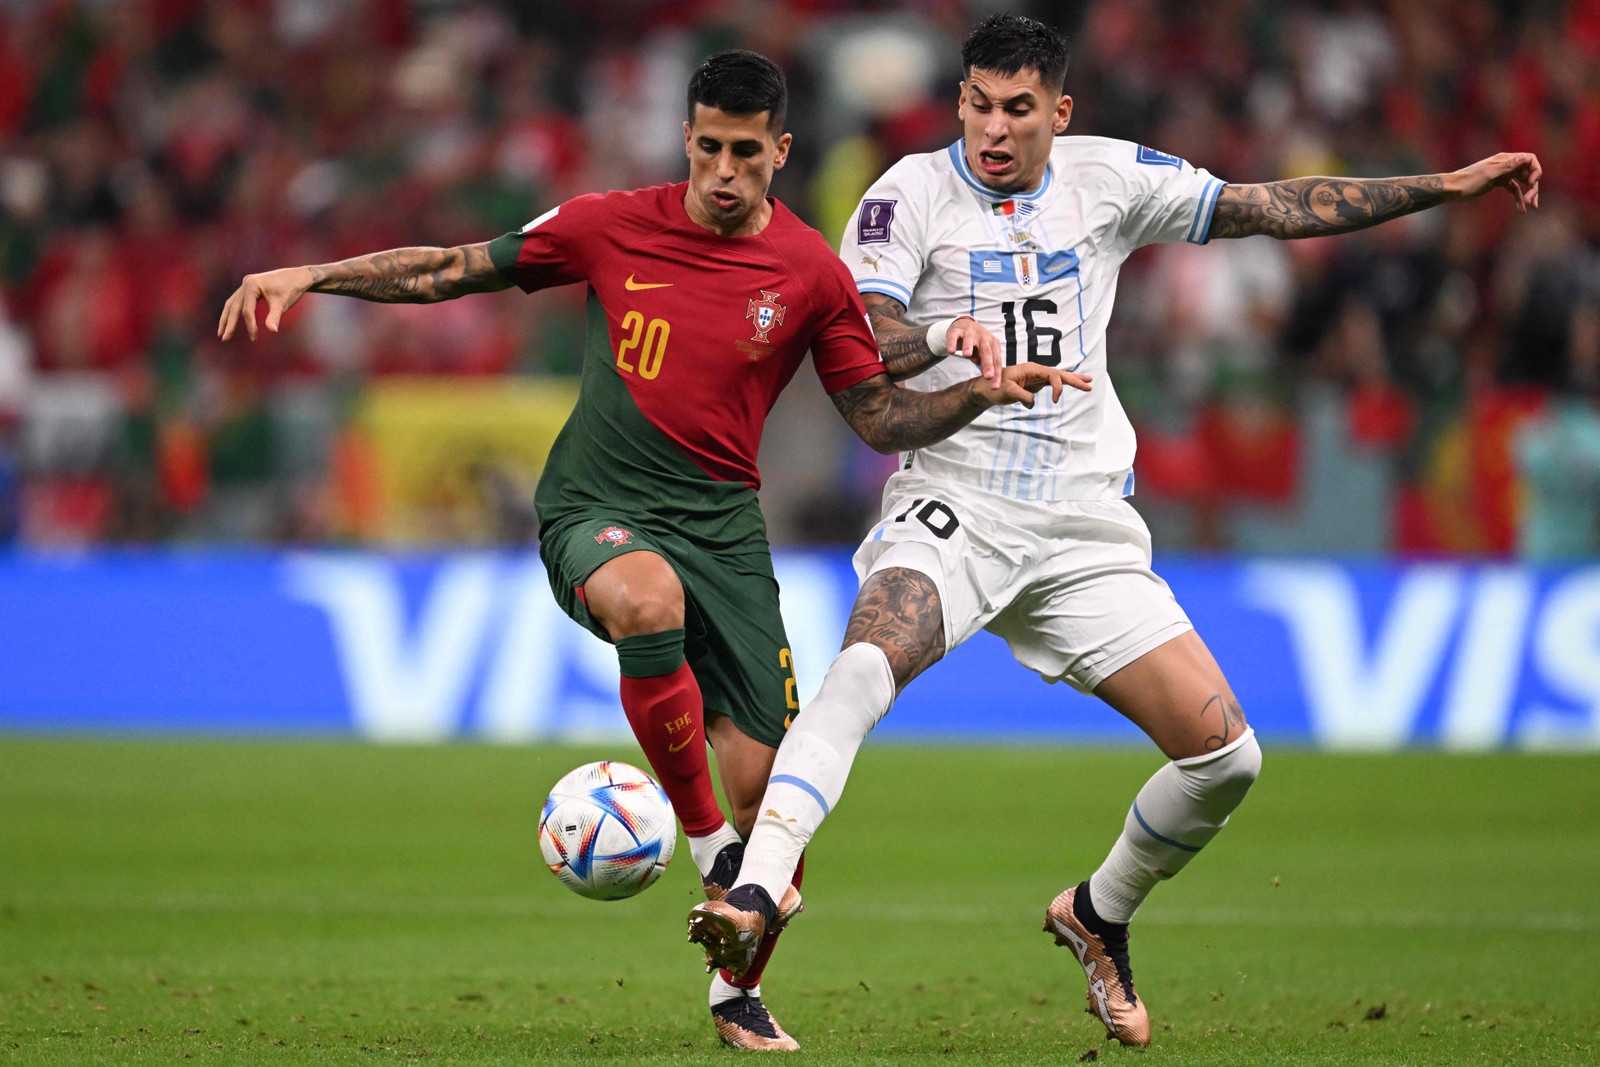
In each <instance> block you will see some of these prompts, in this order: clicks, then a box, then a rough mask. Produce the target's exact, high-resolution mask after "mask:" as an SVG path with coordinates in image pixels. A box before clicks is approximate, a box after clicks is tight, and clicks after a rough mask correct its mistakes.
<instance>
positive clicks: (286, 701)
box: [0, 552, 1600, 749]
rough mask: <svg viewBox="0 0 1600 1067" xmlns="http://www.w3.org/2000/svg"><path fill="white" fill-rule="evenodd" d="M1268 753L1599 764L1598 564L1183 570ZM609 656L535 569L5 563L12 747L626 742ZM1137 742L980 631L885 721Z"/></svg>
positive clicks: (919, 735) (845, 590) (506, 559)
mask: <svg viewBox="0 0 1600 1067" xmlns="http://www.w3.org/2000/svg"><path fill="white" fill-rule="evenodd" d="M1161 573H1162V574H1163V576H1164V577H1166V578H1167V580H1168V581H1169V582H1170V583H1171V585H1172V588H1173V590H1174V592H1175V593H1176V594H1177V597H1178V600H1179V602H1180V603H1182V604H1183V605H1184V607H1185V608H1186V609H1187V610H1188V612H1189V614H1190V617H1191V618H1192V619H1193V620H1194V622H1195V625H1196V627H1197V628H1198V629H1199V631H1200V633H1201V635H1202V636H1203V637H1204V638H1205V639H1206V642H1207V643H1208V644H1209V645H1210V647H1211V649H1212V651H1213V652H1214V653H1215V655H1216V657H1217V659H1218V661H1219V662H1220V663H1221V664H1222V666H1223V669H1224V670H1225V671H1226V672H1227V674H1228V677H1229V679H1230V681H1231V682H1232V684H1233V687H1234V689H1235V691H1236V692H1237V693H1238V694H1239V697H1240V700H1241V701H1242V703H1243V704H1244V707H1245V710H1246V712H1247V714H1248V715H1249V717H1250V720H1251V722H1252V723H1253V724H1254V725H1255V726H1256V728H1257V729H1258V730H1259V731H1260V732H1261V734H1262V735H1263V737H1264V738H1267V739H1270V740H1275V741H1279V742H1285V741H1287V742H1295V743H1310V744H1317V745H1321V746H1328V747H1337V748H1370V749H1385V748H1395V747H1399V746H1402V745H1414V744H1423V745H1433V746H1439V747H1444V748H1453V749H1484V748H1497V747H1527V748H1596V747H1600V566H1585V567H1569V568H1533V567H1522V566H1510V565H1482V564H1464V563H1426V564H1411V565H1403V564H1394V563H1383V562H1372V563H1348V562H1330V561H1312V560H1236V561H1223V560H1218V561H1199V560H1175V561H1165V562H1163V564H1162V566H1161ZM778 576H779V579H780V581H781V582H782V585H783V597H784V613H785V617H786V620H787V623H788V628H789V636H790V638H791V641H792V643H793V647H794V654H795V661H796V664H797V667H798V676H799V683H800V692H801V697H802V700H804V699H806V698H809V696H810V695H811V694H812V693H813V692H815V690H816V687H817V685H818V683H819V682H820V679H821V675H822V672H823V671H825V670H826V669H827V665H828V663H829V661H831V659H832V658H833V656H834V654H835V653H836V652H837V650H838V647H839V639H840V635H841V634H842V633H843V630H844V623H845V620H846V618H847V616H848V613H849V607H850V603H851V600H852V598H853V597H854V594H855V588H856V582H855V576H854V574H853V573H852V571H851V569H850V565H849V559H848V556H847V555H846V554H845V553H842V552H839V553H831V552H829V553H802V552H789V553H781V554H780V555H779V557H778ZM616 694H617V665H616V657H615V655H614V653H613V652H612V650H611V648H610V647H609V646H608V645H606V644H604V643H603V642H601V641H598V640H596V639H595V638H593V637H592V636H590V635H589V634H588V633H586V632H585V631H583V630H582V629H580V628H579V627H578V626H576V625H575V624H573V623H572V622H570V621H569V620H568V619H567V618H565V616H563V615H562V614H561V612H560V611H559V610H558V609H557V608H556V605H555V602H554V600H553V598H552V597H551V595H550V590H549V587H548V585H547V583H546V581H545V576H544V572H543V570H542V569H541V567H540V566H539V563H538V560H537V559H536V558H533V557H531V556H524V555H514V556H513V555H492V554H456V555H448V556H437V557H426V558H423V557H391V556H381V555H375V554H336V553H313V554H292V553H291V554H281V555H268V554H261V555H218V554H195V555H185V554H170V555H169V554H126V555H123V554H91V555H85V556H74V557H59V558H57V557H35V556H15V557H4V558H0V730H8V731H34V730H48V731H105V732H119V733H136V732H203V733H232V734H285V733H294V734H353V735H358V736H362V737H368V738H373V739H377V740H390V741H431V740H438V739H448V738H475V739H484V740H492V741H524V740H531V739H544V738H561V739H568V740H579V739H590V740H592V739H600V738H616V737H620V736H626V734H627V725H626V723H625V721H624V720H623V718H622V714H621V711H620V709H619V707H618V705H617V698H616ZM879 733H880V734H882V735H885V736H894V737H899V738H912V739H957V740H963V741H985V740H992V741H1004V740H1018V739H1021V740H1036V739H1049V740H1055V741H1062V742H1079V741H1105V740H1134V739H1136V738H1137V737H1138V734H1137V733H1136V731H1134V730H1133V728H1132V727H1131V726H1129V725H1128V724H1127V723H1125V722H1124V721H1122V720H1121V719H1120V717H1119V716H1117V715H1116V714H1115V713H1113V712H1111V711H1110V710H1109V709H1107V708H1106V707H1104V706H1103V705H1101V704H1100V703H1099V702H1098V701H1095V700H1093V699H1092V698H1088V697H1084V696H1082V695H1080V694H1078V693H1076V692H1075V691H1073V690H1072V689H1071V688H1070V687H1068V686H1066V685H1048V684H1046V683H1045V682H1043V681H1042V680H1040V679H1039V678H1038V677H1037V676H1035V675H1033V674H1032V673H1030V672H1029V671H1027V670H1025V669H1024V668H1022V667H1020V666H1018V665H1017V664H1016V663H1015V662H1014V661H1013V660H1012V659H1011V657H1010V654H1009V652H1008V650H1007V649H1006V646H1005V645H1004V643H1002V642H1001V641H999V640H997V639H995V638H993V637H991V636H989V635H987V634H981V635H979V636H978V637H977V638H975V639H974V640H972V641H971V642H969V643H968V644H967V645H965V646H963V647H962V648H960V649H958V650H957V651H956V652H954V653H952V654H951V655H950V656H949V657H947V658H946V660H945V661H944V662H942V663H940V664H938V665H937V666H935V667H934V668H933V669H931V670H930V671H929V672H928V673H927V674H926V675H924V676H923V677H922V678H920V679H919V680H918V681H917V682H916V683H914V684H913V685H912V686H911V687H910V688H909V689H908V690H907V692H906V694H905V696H904V697H903V698H902V699H901V701H900V703H899V704H898V705H897V706H896V708H895V709H894V711H893V712H891V714H890V715H889V717H888V718H887V719H886V720H885V721H884V723H883V724H882V725H881V726H880V727H879Z"/></svg>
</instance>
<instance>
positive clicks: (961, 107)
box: [956, 79, 967, 122]
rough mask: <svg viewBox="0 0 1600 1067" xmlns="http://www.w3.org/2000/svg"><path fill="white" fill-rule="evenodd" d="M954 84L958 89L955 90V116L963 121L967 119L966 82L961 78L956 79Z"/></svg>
mask: <svg viewBox="0 0 1600 1067" xmlns="http://www.w3.org/2000/svg"><path fill="white" fill-rule="evenodd" d="M956 85H957V86H958V89H957V91H956V118H958V119H960V120H961V121H962V122H965V121H967V83H966V80H965V79H963V80H961V81H958V82H956Z"/></svg>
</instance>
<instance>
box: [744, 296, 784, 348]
mask: <svg viewBox="0 0 1600 1067" xmlns="http://www.w3.org/2000/svg"><path fill="white" fill-rule="evenodd" d="M785 310H786V309H785V308H784V306H783V305H782V304H780V303H778V294H777V293H769V292H768V291H767V290H765V289H763V290H761V299H760V300H752V301H750V308H749V310H748V311H746V312H745V313H744V317H745V318H747V319H749V320H750V321H751V322H753V323H755V324H756V334H755V336H754V337H752V338H750V340H752V341H760V342H761V343H762V344H764V345H770V344H771V343H772V342H771V341H769V340H767V333H768V332H769V331H771V330H772V329H774V328H775V327H778V326H782V325H783V313H784V311H785Z"/></svg>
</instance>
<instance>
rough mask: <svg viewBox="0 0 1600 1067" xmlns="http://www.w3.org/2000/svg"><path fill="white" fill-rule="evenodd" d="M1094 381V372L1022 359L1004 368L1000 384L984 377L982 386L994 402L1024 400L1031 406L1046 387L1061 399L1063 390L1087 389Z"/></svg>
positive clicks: (980, 382)
mask: <svg viewBox="0 0 1600 1067" xmlns="http://www.w3.org/2000/svg"><path fill="white" fill-rule="evenodd" d="M1092 381H1094V376H1093V375H1090V374H1079V373H1077V372H1076V371H1070V370H1062V369H1061V368H1060V367H1041V366H1039V364H1037V363H1019V364H1017V365H1016V366H1015V367H1006V368H1004V370H1002V372H1001V376H1000V384H999V386H993V385H990V384H989V383H988V382H987V381H983V380H981V379H980V380H979V384H978V389H979V391H980V392H982V393H983V395H984V396H985V397H987V398H988V400H989V403H990V404H993V405H1000V404H1021V405H1022V406H1023V407H1025V408H1031V407H1033V399H1034V394H1035V393H1038V392H1041V391H1043V390H1044V389H1049V390H1050V399H1051V400H1060V399H1061V394H1062V392H1063V391H1065V390H1066V389H1068V388H1072V389H1077V390H1079V391H1081V392H1085V393H1087V392H1088V391H1089V390H1090V385H1089V383H1090V382H1092Z"/></svg>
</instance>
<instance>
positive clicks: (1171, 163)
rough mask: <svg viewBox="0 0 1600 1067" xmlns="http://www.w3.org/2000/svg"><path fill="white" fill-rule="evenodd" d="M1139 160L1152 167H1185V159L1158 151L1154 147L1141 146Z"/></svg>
mask: <svg viewBox="0 0 1600 1067" xmlns="http://www.w3.org/2000/svg"><path fill="white" fill-rule="evenodd" d="M1139 162H1140V163H1143V164H1145V165H1147V166H1151V167H1176V168H1177V169H1178V170H1182V169H1183V160H1181V159H1179V158H1178V157H1177V156H1173V155H1168V154H1167V153H1165V152H1157V151H1156V150H1155V149H1154V148H1146V147H1145V146H1144V145H1140V146H1139Z"/></svg>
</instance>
